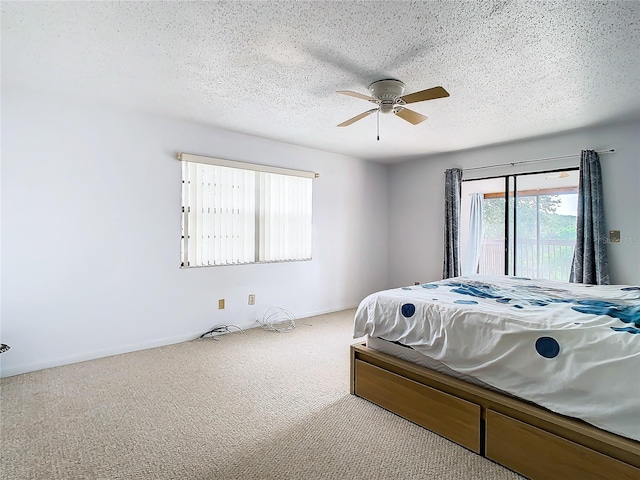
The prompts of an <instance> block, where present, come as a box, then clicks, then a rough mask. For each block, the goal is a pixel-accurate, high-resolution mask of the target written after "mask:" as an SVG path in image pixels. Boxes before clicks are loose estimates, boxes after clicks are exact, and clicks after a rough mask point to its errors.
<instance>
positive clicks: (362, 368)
mask: <svg viewBox="0 0 640 480" xmlns="http://www.w3.org/2000/svg"><path fill="white" fill-rule="evenodd" d="M355 393H356V395H358V396H360V397H362V398H365V399H367V400H369V401H371V402H373V403H375V404H376V405H379V406H381V407H383V408H386V409H387V410H391V411H392V412H393V413H396V414H398V415H400V416H401V417H404V418H406V419H407V420H411V421H412V422H414V423H417V424H418V425H420V426H422V427H425V428H427V429H429V430H431V431H432V432H435V433H437V434H439V435H442V436H443V437H445V438H448V439H449V440H451V441H453V442H456V443H459V444H460V445H462V446H463V447H466V448H468V449H469V450H472V451H474V452H476V453H480V406H479V405H476V404H475V403H471V402H467V401H466V400H461V399H459V398H457V397H454V396H453V395H449V394H447V393H443V392H441V391H439V390H436V389H434V388H431V387H427V386H425V385H422V384H421V383H418V382H414V381H413V380H408V379H406V378H404V377H401V376H400V375H396V374H395V373H391V372H388V371H386V370H383V369H382V368H379V367H376V366H374V365H371V364H368V363H365V362H363V361H361V360H356V378H355Z"/></svg>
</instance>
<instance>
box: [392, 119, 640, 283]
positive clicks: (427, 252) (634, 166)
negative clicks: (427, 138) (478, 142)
mask: <svg viewBox="0 0 640 480" xmlns="http://www.w3.org/2000/svg"><path fill="white" fill-rule="evenodd" d="M609 148H615V150H616V151H615V153H611V154H605V155H601V156H600V161H601V165H602V175H603V190H604V196H605V227H606V229H607V231H608V230H620V234H621V237H622V242H621V243H610V244H609V245H608V254H609V268H610V274H611V281H612V283H620V284H638V283H640V123H639V122H638V121H634V122H626V123H620V124H615V125H608V126H604V127H597V128H595V127H594V128H588V129H583V130H577V131H572V132H567V133H564V134H558V135H554V136H549V137H544V138H536V139H530V140H526V141H521V142H514V143H509V144H503V145H495V146H491V147H486V148H481V149H474V150H468V151H462V152H455V153H451V154H443V155H436V156H432V157H428V158H424V159H417V160H415V161H412V162H408V163H401V164H396V165H393V166H392V167H391V168H390V171H389V200H390V204H389V215H390V218H389V228H390V232H389V252H390V253H389V266H390V267H389V280H390V285H391V286H400V285H409V284H413V282H414V281H420V282H426V281H434V280H438V279H440V278H442V260H443V241H444V240H443V235H444V234H443V231H444V171H445V170H446V169H447V168H452V167H460V168H463V169H464V168H471V167H476V166H483V165H493V164H500V163H507V162H517V161H523V160H533V159H538V158H546V157H553V156H559V155H565V154H574V153H575V154H578V155H579V153H580V150H583V149H594V150H605V149H609ZM578 163H579V157H575V158H571V159H565V160H553V161H548V162H541V163H534V164H529V165H520V166H516V167H501V168H495V169H484V170H477V171H472V172H467V173H465V175H464V178H481V177H488V176H493V175H500V174H506V173H518V172H524V171H542V170H551V169H554V168H563V167H569V166H577V165H578Z"/></svg>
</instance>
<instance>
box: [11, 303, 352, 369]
mask: <svg viewBox="0 0 640 480" xmlns="http://www.w3.org/2000/svg"><path fill="white" fill-rule="evenodd" d="M356 306H357V305H354V306H347V307H339V308H330V309H323V310H316V311H311V312H305V313H303V314H301V315H300V316H299V317H296V318H308V317H315V316H317V315H324V314H327V313H334V312H340V311H342V310H349V309H351V308H355V307H356ZM258 326H259V325H258V324H256V325H252V326H250V327H248V328H256V327H258ZM248 328H245V327H243V329H245V330H246V329H248ZM200 335H202V332H195V333H192V334H185V335H179V336H177V337H170V338H169V337H165V338H157V339H154V340H150V341H148V342H142V343H134V344H128V345H121V346H118V347H114V348H107V349H103V350H96V351H92V352H85V353H79V354H74V355H67V356H64V357H58V358H54V359H51V360H47V361H44V362H35V363H29V364H23V365H12V366H10V367H7V368H2V359H0V377H3V378H4V377H12V376H14V375H21V374H23V373H29V372H35V371H37V370H44V369H45V368H53V367H61V366H63V365H69V364H72V363H79V362H86V361H88V360H96V359H98V358H104V357H110V356H112V355H120V354H123V353H130V352H136V351H138V350H146V349H148V348H156V347H164V346H166V345H173V344H175V343H181V342H188V341H189V340H194V339H196V338H198V337H200Z"/></svg>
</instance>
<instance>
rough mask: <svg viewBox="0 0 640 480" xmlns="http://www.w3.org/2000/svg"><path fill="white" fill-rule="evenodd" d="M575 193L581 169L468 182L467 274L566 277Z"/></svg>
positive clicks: (464, 190)
mask: <svg viewBox="0 0 640 480" xmlns="http://www.w3.org/2000/svg"><path fill="white" fill-rule="evenodd" d="M577 192H578V170H564V171H554V172H544V173H536V174H521V175H508V176H502V177H494V178H487V179H479V180H466V181H464V182H463V186H462V209H461V210H462V212H461V223H460V234H461V256H462V271H463V274H465V275H468V274H471V273H480V274H490V275H516V276H524V277H532V278H546V279H551V280H562V281H567V280H568V279H569V273H570V270H571V260H572V257H573V248H574V244H575V238H576V212H577ZM479 212H480V213H479Z"/></svg>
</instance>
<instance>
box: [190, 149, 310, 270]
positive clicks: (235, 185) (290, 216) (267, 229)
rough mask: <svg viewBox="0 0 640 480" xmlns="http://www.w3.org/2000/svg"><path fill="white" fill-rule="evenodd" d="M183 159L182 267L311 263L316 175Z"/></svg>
mask: <svg viewBox="0 0 640 480" xmlns="http://www.w3.org/2000/svg"><path fill="white" fill-rule="evenodd" d="M184 157H188V158H193V157H196V156H194V155H188V154H180V155H179V156H178V158H180V159H182V160H183V165H182V266H184V267H194V266H209V265H233V264H243V263H253V262H277V261H290V260H308V259H311V225H312V203H311V202H312V180H311V178H310V175H314V174H313V173H311V174H310V175H309V173H310V172H300V173H304V174H305V175H304V176H298V175H295V174H294V175H291V174H289V172H294V173H295V172H297V171H295V170H285V169H277V168H272V167H265V166H261V165H253V164H242V163H239V162H229V161H226V160H220V163H223V165H228V164H231V165H233V167H230V166H222V165H216V164H211V163H215V161H216V160H217V159H209V157H196V158H197V159H200V158H205V159H207V160H208V162H207V163H200V162H192V161H186V160H185V158H184ZM245 165H246V166H247V167H248V168H238V167H242V166H245ZM252 167H258V168H252ZM268 169H273V170H274V171H283V172H287V173H271V172H269V171H265V170H268Z"/></svg>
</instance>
